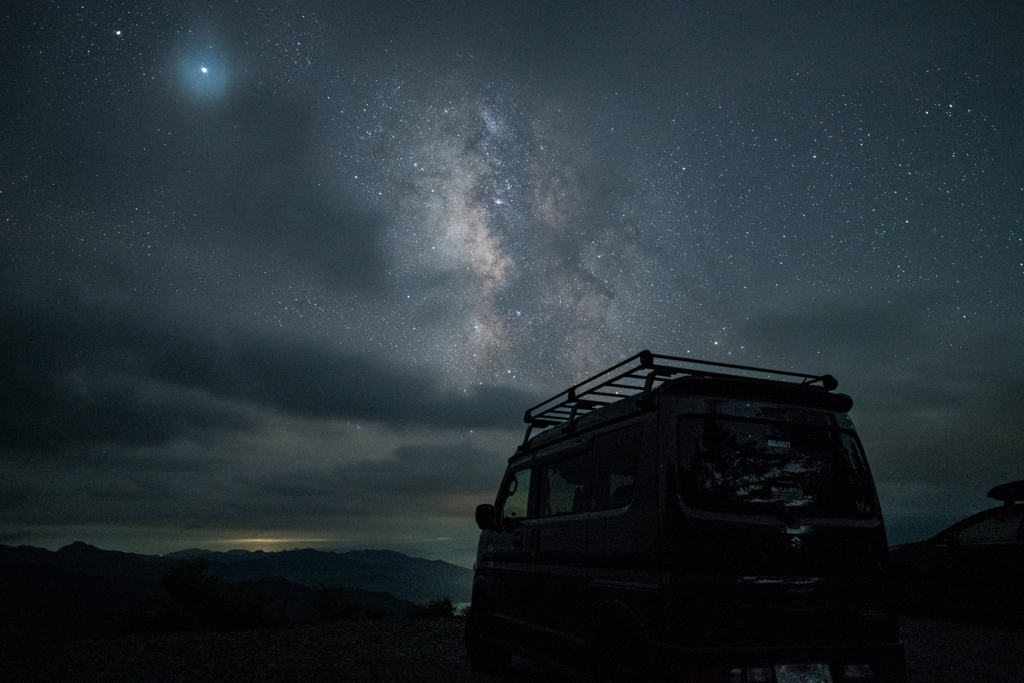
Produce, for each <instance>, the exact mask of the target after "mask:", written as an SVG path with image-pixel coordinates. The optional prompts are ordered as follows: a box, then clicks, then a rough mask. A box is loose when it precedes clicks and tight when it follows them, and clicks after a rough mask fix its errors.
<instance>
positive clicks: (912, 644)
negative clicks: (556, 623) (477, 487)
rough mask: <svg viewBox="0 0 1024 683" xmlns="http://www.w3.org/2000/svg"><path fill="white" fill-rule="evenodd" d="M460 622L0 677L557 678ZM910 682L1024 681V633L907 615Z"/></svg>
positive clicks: (49, 651) (196, 649) (73, 662)
mask: <svg viewBox="0 0 1024 683" xmlns="http://www.w3.org/2000/svg"><path fill="white" fill-rule="evenodd" d="M463 624H464V622H463V621H462V620H461V619H399V620H382V621H349V622H336V623H333V624H328V625H325V626H309V627H301V628H292V629H286V630H280V631H247V632H235V633H193V634H164V635H152V636H123V637H108V638H101V639H84V640H73V641H67V642H63V643H60V642H53V643H32V644H29V643H26V642H23V641H22V642H17V641H6V642H0V679H2V680H4V681H11V682H12V683H14V682H18V681H61V682H74V681H97V682H100V681H102V682H115V681H117V682H124V683H128V682H129V681H131V682H133V683H141V682H145V681H155V682H172V681H182V682H184V681H190V682H191V681H218V682H220V681H237V682H240V683H244V682H248V681H253V682H255V681H289V682H291V681H303V682H304V683H318V682H320V681H332V682H336V681H377V682H382V683H383V682H390V681H395V682H398V681H403V682H405V681H410V682H414V683H415V682H422V683H435V682H436V683H441V682H442V681H443V682H445V683H451V682H456V683H459V682H462V683H471V682H472V683H476V682H480V683H484V682H491V683H493V682H495V681H533V680H538V679H542V680H543V679H547V680H558V678H557V677H554V676H549V675H545V672H543V671H541V670H539V669H538V668H537V667H534V666H532V665H531V664H530V663H529V662H526V661H524V660H518V659H517V660H515V661H514V664H513V669H512V671H511V672H510V673H509V675H507V676H504V677H502V678H500V679H499V678H494V677H491V676H484V675H482V674H477V673H475V672H474V671H472V670H471V669H470V667H469V663H468V662H467V661H466V656H465V653H464V651H463V649H462V628H463ZM903 637H904V640H905V642H906V646H907V664H908V667H909V669H910V681H911V683H947V682H948V683H953V682H956V683H974V682H978V683H1021V682H1022V681H1024V631H1021V630H1014V629H1007V628H1000V627H996V626H985V625H980V624H970V623H961V622H953V621H944V620H938V619H924V618H916V617H915V618H905V619H904V620H903Z"/></svg>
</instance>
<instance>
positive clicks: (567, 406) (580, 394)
mask: <svg viewBox="0 0 1024 683" xmlns="http://www.w3.org/2000/svg"><path fill="white" fill-rule="evenodd" d="M690 365H695V366H698V367H688V366H690ZM704 368H723V369H729V370H739V371H741V372H744V373H758V375H761V376H760V377H754V379H761V380H774V381H786V379H789V378H792V380H791V381H793V383H799V384H805V385H810V384H817V383H820V385H821V387H822V388H823V389H825V390H826V391H832V390H833V389H835V388H836V387H837V386H839V383H838V382H837V381H836V379H835V378H834V377H832V375H807V374H803V373H799V372H786V371H784V370H769V369H767V368H755V367H751V366H747V365H733V364H730V363H716V362H714V361H709V360H697V359H695V358H683V357H680V356H664V355H660V354H656V353H651V352H650V351H647V350H644V351H641V352H640V353H638V354H636V355H634V356H630V357H629V358H627V359H626V360H624V361H622V362H620V363H617V364H615V365H613V366H611V367H610V368H608V369H607V370H603V371H602V372H599V373H597V374H596V375H594V376H593V377H590V378H588V379H585V380H583V381H582V382H580V383H579V384H575V385H573V386H571V387H569V388H568V389H566V390H565V391H563V392H561V393H559V394H556V395H554V396H552V397H551V398H549V399H548V400H546V401H542V402H541V403H538V404H537V405H535V406H533V407H532V408H530V409H529V410H527V411H526V414H525V415H524V416H523V421H524V422H526V424H527V428H526V437H525V438H524V439H523V443H522V445H521V446H520V448H521V449H525V448H526V446H527V444H529V442H530V433H531V432H532V431H533V428H534V427H541V428H545V427H554V426H556V425H566V424H568V425H571V424H572V423H574V422H575V421H576V419H577V418H579V417H582V416H583V415H586V414H587V413H590V412H593V411H595V410H598V409H599V408H603V407H604V406H607V405H611V404H612V403H615V402H617V401H620V400H622V399H624V398H628V397H630V396H635V395H637V394H639V393H648V394H649V393H650V392H651V390H653V389H656V388H657V387H659V386H661V385H662V384H664V383H665V382H667V381H669V380H671V379H674V378H676V377H681V376H694V377H727V378H736V377H743V376H745V375H740V374H738V373H729V372H720V371H716V370H711V369H704ZM766 375H767V376H766ZM773 376H774V377H773ZM782 378H786V379H782Z"/></svg>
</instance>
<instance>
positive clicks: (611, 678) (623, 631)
mask: <svg viewBox="0 0 1024 683" xmlns="http://www.w3.org/2000/svg"><path fill="white" fill-rule="evenodd" d="M594 680H595V681H596V682H597V683H641V682H645V681H650V680H651V671H650V667H649V662H648V659H647V653H646V648H644V646H643V642H642V641H641V640H640V638H639V637H638V636H637V635H636V634H635V633H633V631H632V630H631V629H628V628H621V627H620V628H614V629H609V630H608V631H606V632H605V633H604V634H602V635H601V636H600V637H599V638H598V639H597V641H596V642H595V649H594Z"/></svg>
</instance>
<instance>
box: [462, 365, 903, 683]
mask: <svg viewBox="0 0 1024 683" xmlns="http://www.w3.org/2000/svg"><path fill="white" fill-rule="evenodd" d="M836 386H837V382H836V381H835V379H833V378H832V377H831V376H828V375H825V376H820V377H819V376H812V375H802V374H796V373H789V372H780V371H772V370H764V369H760V368H750V367H744V366H737V365H728V364H723V363H713V362H710V361H697V360H691V359H685V358H677V357H672V356H662V355H656V354H652V353H650V352H649V351H643V352H641V353H639V354H637V355H635V356H633V357H631V358H628V359H626V360H625V361H623V362H621V363H619V364H617V365H615V366H612V367H611V368H609V369H608V370H605V371H604V372H602V373H599V374H598V375H595V376H594V377H591V378H590V379H588V380H586V381H584V382H581V383H580V384H577V385H575V386H573V387H571V388H569V389H567V390H566V391H564V392H562V393H560V394H558V395H557V396H554V397H552V398H551V399H549V400H547V401H545V402H543V403H541V404H539V405H537V406H535V407H533V408H531V409H530V410H528V411H527V412H526V417H525V420H526V423H527V425H528V427H527V430H526V437H525V439H524V440H523V443H522V445H521V446H520V447H519V449H518V450H517V451H516V453H515V455H513V456H512V457H511V458H510V459H509V465H508V469H507V471H506V472H505V476H504V478H503V480H502V483H501V487H500V489H499V492H498V497H497V499H496V501H495V504H494V505H480V506H479V507H478V508H477V511H476V519H477V524H478V525H479V526H480V528H481V529H482V532H481V534H480V545H479V548H478V551H477V562H476V573H475V576H474V580H473V598H472V600H473V601H472V606H471V608H470V612H469V616H468V618H467V622H466V648H467V652H468V655H469V658H470V661H471V663H472V664H473V666H474V667H475V668H477V669H478V670H481V671H486V672H492V673H493V672H497V671H499V670H501V669H502V668H504V667H505V666H506V665H507V664H508V662H509V661H510V658H511V656H512V654H513V653H516V654H521V655H524V656H527V657H529V658H531V659H535V660H539V661H545V662H548V663H551V664H555V665H558V666H560V667H562V668H565V669H568V670H570V671H573V672H576V673H584V674H592V675H593V676H594V678H595V679H597V680H599V681H644V680H652V679H659V678H666V679H668V680H672V681H722V682H725V683H729V682H748V681H768V682H773V683H788V682H791V681H801V682H812V681H813V682H823V681H832V682H835V683H839V682H845V681H879V682H881V681H901V680H904V678H905V676H904V664H903V647H902V644H901V643H900V638H899V629H898V625H897V621H896V614H895V612H894V611H893V610H892V609H891V607H890V603H889V597H888V595H887V586H886V580H887V544H886V537H885V527H884V525H883V523H882V515H881V511H880V510H879V505H878V498H877V496H876V494H875V488H874V484H873V482H872V479H871V473H870V470H869V469H868V465H867V461H866V460H865V458H864V452H863V449H862V447H861V444H860V440H859V439H858V437H857V433H856V432H855V431H854V428H853V423H852V422H851V421H850V418H849V416H848V415H847V412H848V411H849V409H850V407H851V405H852V403H853V402H852V401H851V400H850V398H849V397H848V396H846V395H844V394H840V393H834V390H835V388H836ZM538 428H541V429H544V431H541V432H540V433H537V434H534V431H535V430H536V429H538Z"/></svg>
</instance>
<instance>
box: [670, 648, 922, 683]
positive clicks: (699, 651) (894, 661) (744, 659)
mask: <svg viewBox="0 0 1024 683" xmlns="http://www.w3.org/2000/svg"><path fill="white" fill-rule="evenodd" d="M652 650H653V652H652V654H654V655H655V657H656V659H657V661H660V662H662V663H663V664H664V669H665V670H664V673H665V675H666V676H667V678H668V680H670V681H691V680H692V681H708V682H711V681H723V682H729V681H736V680H739V681H743V680H747V679H746V678H745V677H744V676H745V674H744V671H745V670H749V669H761V670H764V669H771V670H774V667H775V665H777V664H808V663H827V664H828V665H829V670H830V672H831V677H832V682H833V683H851V682H852V681H858V682H864V683H867V682H870V683H889V682H890V681H892V682H894V683H903V682H904V681H906V664H905V660H904V652H903V643H902V642H897V643H882V644H870V645H862V644H858V645H830V646H814V647H792V646H787V647H728V648H724V647H723V648H708V647H701V648H695V647H678V646H673V645H664V644H661V645H659V644H655V643H652ZM758 680H760V679H758ZM772 680H775V679H774V678H772Z"/></svg>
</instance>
